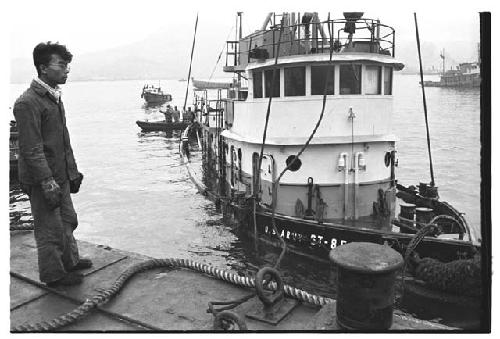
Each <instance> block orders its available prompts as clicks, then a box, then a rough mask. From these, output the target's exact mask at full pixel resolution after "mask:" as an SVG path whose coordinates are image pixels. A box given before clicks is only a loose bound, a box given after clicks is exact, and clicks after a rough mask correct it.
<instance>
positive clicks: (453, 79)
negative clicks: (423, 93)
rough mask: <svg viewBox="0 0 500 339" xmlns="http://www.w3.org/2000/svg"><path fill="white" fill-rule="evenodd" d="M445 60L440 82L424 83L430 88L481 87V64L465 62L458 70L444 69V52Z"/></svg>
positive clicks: (442, 56) (442, 55) (442, 54)
mask: <svg viewBox="0 0 500 339" xmlns="http://www.w3.org/2000/svg"><path fill="white" fill-rule="evenodd" d="M440 56H441V59H443V72H442V73H441V79H440V81H424V85H425V86H428V87H479V86H480V85H481V71H480V64H479V62H464V63H461V64H459V65H458V66H457V69H450V70H447V71H445V70H444V69H445V68H444V62H445V56H444V50H443V52H442V53H441V55H440Z"/></svg>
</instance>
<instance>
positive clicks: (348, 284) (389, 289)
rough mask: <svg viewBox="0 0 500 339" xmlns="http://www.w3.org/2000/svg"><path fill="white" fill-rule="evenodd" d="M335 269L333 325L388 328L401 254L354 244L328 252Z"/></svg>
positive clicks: (386, 249) (359, 243) (367, 245)
mask: <svg viewBox="0 0 500 339" xmlns="http://www.w3.org/2000/svg"><path fill="white" fill-rule="evenodd" d="M330 260H332V262H333V263H334V264H335V265H336V266H337V268H338V274H337V323H338V325H339V326H341V327H342V328H345V329H355V330H386V329H389V328H390V327H391V325H392V314H393V304H394V286H395V281H396V273H397V271H398V270H399V269H400V268H401V267H402V265H403V257H402V256H401V254H399V253H398V252H396V251H395V250H393V249H392V248H390V247H389V246H384V245H377V244H373V243H366V242H354V243H349V244H347V245H343V246H339V247H337V248H335V249H333V250H332V251H331V252H330Z"/></svg>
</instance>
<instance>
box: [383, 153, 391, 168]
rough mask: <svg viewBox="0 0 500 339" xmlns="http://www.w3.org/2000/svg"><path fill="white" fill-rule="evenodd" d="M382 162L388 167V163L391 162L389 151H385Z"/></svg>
mask: <svg viewBox="0 0 500 339" xmlns="http://www.w3.org/2000/svg"><path fill="white" fill-rule="evenodd" d="M384 163H385V167H389V165H390V164H391V152H385V156H384Z"/></svg>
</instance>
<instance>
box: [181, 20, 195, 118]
mask: <svg viewBox="0 0 500 339" xmlns="http://www.w3.org/2000/svg"><path fill="white" fill-rule="evenodd" d="M197 28H198V13H196V23H195V24H194V36H193V47H191V60H190V61H189V72H188V78H187V84H186V95H185V97H184V106H183V108H182V110H183V111H184V112H185V111H186V102H187V98H188V91H189V81H190V80H191V65H192V64H193V54H194V45H195V42H196V29H197Z"/></svg>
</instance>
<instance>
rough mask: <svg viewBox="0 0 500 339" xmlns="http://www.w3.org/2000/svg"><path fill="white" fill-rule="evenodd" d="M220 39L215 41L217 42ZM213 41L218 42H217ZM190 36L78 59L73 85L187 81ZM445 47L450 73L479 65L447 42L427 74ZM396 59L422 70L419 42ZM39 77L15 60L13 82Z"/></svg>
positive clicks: (202, 64)
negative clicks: (471, 64)
mask: <svg viewBox="0 0 500 339" xmlns="http://www.w3.org/2000/svg"><path fill="white" fill-rule="evenodd" d="M215 39H217V40H215ZM213 41H217V43H214V42H213ZM223 43H224V41H220V33H216V32H211V31H205V32H200V34H199V36H198V37H197V41H196V48H195V52H194V58H193V65H192V73H191V75H192V76H194V77H195V78H208V77H210V75H211V73H212V71H213V69H214V67H215V65H216V61H217V59H218V56H219V54H220V52H221V50H222V48H223V47H224V44H223ZM191 44H192V40H191V37H188V36H187V35H186V36H182V35H180V34H171V33H169V32H165V31H159V32H156V33H154V34H151V35H150V36H148V37H146V38H145V39H143V40H141V41H138V42H134V43H130V44H127V45H122V46H119V47H114V48H109V49H106V50H101V51H96V52H92V53H86V54H82V55H75V57H74V58H73V62H72V69H71V75H70V76H71V80H72V81H85V80H125V79H144V80H155V79H181V78H186V77H187V74H188V69H189V60H190V53H191ZM443 47H445V55H446V68H447V69H449V68H450V67H455V66H456V65H458V63H461V62H471V61H477V55H478V54H477V45H473V46H471V44H470V43H467V42H463V41H455V42H449V41H448V42H446V46H441V44H438V43H435V42H424V43H423V44H422V45H421V51H422V60H423V65H424V70H425V71H426V72H431V71H441V69H442V59H441V58H440V56H439V55H440V53H441V50H442V48H443ZM396 58H397V59H398V60H400V61H402V62H403V63H404V64H405V65H406V67H405V69H404V70H403V72H407V73H416V72H418V70H419V65H418V54H417V49H416V44H415V42H410V41H401V42H399V43H397V44H396ZM223 64H225V55H224V54H223V55H222V57H221V58H220V62H219V63H218V67H217V72H216V73H215V75H214V76H215V77H216V78H221V77H222V78H223V77H226V78H227V77H230V74H227V73H223V72H222V71H221V69H222V65H223ZM34 74H35V71H34V67H33V63H32V60H31V59H30V58H20V59H19V58H18V59H12V60H11V77H10V81H11V83H20V82H28V81H29V80H30V79H31V78H32V77H33V76H34Z"/></svg>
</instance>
